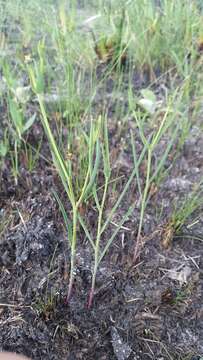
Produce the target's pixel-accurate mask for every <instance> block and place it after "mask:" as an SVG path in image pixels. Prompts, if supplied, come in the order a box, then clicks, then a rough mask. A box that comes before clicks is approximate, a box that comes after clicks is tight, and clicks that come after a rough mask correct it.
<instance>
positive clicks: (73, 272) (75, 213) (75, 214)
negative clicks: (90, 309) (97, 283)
mask: <svg viewBox="0 0 203 360" xmlns="http://www.w3.org/2000/svg"><path fill="white" fill-rule="evenodd" d="M77 212H78V208H77V207H73V231H72V241H71V267H70V279H69V285H68V295H67V297H66V303H68V302H69V300H70V297H71V294H72V288H73V281H74V276H75V252H76V235H77Z"/></svg>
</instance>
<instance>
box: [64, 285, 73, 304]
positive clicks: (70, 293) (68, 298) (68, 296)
mask: <svg viewBox="0 0 203 360" xmlns="http://www.w3.org/2000/svg"><path fill="white" fill-rule="evenodd" d="M72 290H73V281H71V282H70V283H69V287H68V294H67V296H66V299H65V304H66V305H67V304H68V303H69V301H70V298H71V295H72Z"/></svg>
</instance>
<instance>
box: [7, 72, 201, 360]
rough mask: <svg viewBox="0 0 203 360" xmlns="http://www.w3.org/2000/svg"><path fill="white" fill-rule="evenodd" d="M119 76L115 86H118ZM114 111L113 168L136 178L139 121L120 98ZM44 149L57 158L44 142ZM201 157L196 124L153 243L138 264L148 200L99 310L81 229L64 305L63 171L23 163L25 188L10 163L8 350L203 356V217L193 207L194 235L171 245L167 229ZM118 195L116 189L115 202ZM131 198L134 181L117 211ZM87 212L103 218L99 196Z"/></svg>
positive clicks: (110, 266)
mask: <svg viewBox="0 0 203 360" xmlns="http://www.w3.org/2000/svg"><path fill="white" fill-rule="evenodd" d="M111 81H112V80H109V84H110V85H108V86H107V90H108V91H107V93H111V90H110V87H111ZM142 81H143V83H141V80H140V78H139V77H138V75H137V74H135V84H136V86H135V87H137V84H138V83H139V86H140V87H143V86H144V84H146V83H145V81H146V79H144V80H143V78H142ZM157 91H158V90H157ZM98 96H99V95H98ZM109 116H110V118H111V120H110V125H109V127H110V136H111V139H110V142H111V149H112V158H113V157H114V156H115V151H114V153H113V149H114V148H116V149H117V150H116V152H118V154H119V160H118V161H117V162H115V164H114V170H115V173H116V174H117V175H118V174H120V175H125V178H127V177H128V176H129V174H130V170H131V167H132V156H131V154H130V146H129V138H128V136H127V135H126V134H127V133H128V131H126V130H127V129H129V127H131V128H132V129H133V131H134V126H133V122H132V120H131V121H129V123H128V124H127V125H125V127H124V128H123V130H122V131H119V125H118V124H117V123H116V119H115V118H114V108H113V105H112V104H110V105H109ZM126 126H127V128H126ZM39 134H41V136H42V128H41V126H40V124H39V122H37V124H36V125H35V128H34V129H32V131H31V134H30V141H31V143H33V145H34V144H35V138H39ZM166 141H167V139H166ZM137 145H138V147H139V142H138V143H137ZM42 150H43V152H44V153H45V157H47V158H50V156H49V151H48V146H47V144H46V142H45V140H44V143H43V149H42ZM42 150H41V151H42ZM157 151H158V152H159V151H161V148H160V149H158V150H157ZM116 155H117V154H116ZM202 159H203V135H202V134H200V132H199V129H198V128H197V127H196V126H195V125H194V126H193V127H192V128H191V130H190V136H189V138H188V140H187V141H186V143H185V145H184V148H183V151H182V153H181V155H178V156H177V157H176V161H175V163H174V166H173V168H172V170H171V171H170V172H169V174H168V175H167V176H166V178H165V179H164V181H163V182H162V183H161V185H160V187H159V191H158V192H155V194H154V195H153V196H152V198H151V200H150V203H149V205H148V207H147V210H146V214H145V220H144V230H143V239H144V246H143V248H142V251H141V254H140V257H139V259H138V261H137V263H136V265H132V253H133V246H134V244H135V240H136V232H137V226H138V220H139V218H138V216H139V207H137V208H136V209H135V211H134V214H133V216H132V217H131V218H130V219H129V221H128V222H126V223H125V227H124V228H123V229H122V230H121V231H120V232H119V234H118V236H117V239H116V241H115V242H114V244H113V245H112V248H111V250H110V252H109V253H108V255H107V256H106V258H105V259H104V261H103V263H102V264H101V267H100V269H99V272H98V276H97V286H96V294H95V298H94V304H93V307H92V309H90V310H88V309H87V297H88V292H89V289H90V283H91V264H92V254H91V250H90V248H89V245H88V243H87V240H86V239H85V235H84V234H83V232H82V231H81V230H80V231H79V234H78V237H79V239H78V241H79V246H78V252H77V273H76V279H75V284H74V290H73V295H72V298H71V301H70V303H69V304H68V305H67V304H65V298H66V294H67V284H68V273H69V266H70V261H69V248H68V239H67V234H66V232H65V231H64V227H63V221H62V218H61V215H60V212H59V209H58V206H57V203H56V201H55V199H54V196H53V192H52V190H53V189H56V190H58V191H60V192H62V191H63V190H62V187H61V185H60V181H59V179H58V178H57V175H56V173H55V171H54V169H53V168H52V167H51V165H50V164H49V163H47V162H46V161H45V160H43V159H40V160H39V162H38V164H37V166H36V168H35V169H34V170H33V171H32V172H31V173H30V172H29V171H28V170H26V164H23V162H21V164H23V165H24V166H23V165H21V168H20V176H19V179H18V184H17V185H16V184H15V183H14V180H13V178H12V176H11V173H10V171H9V163H5V164H4V166H3V167H2V171H1V183H0V184H1V188H0V196H1V198H0V220H1V223H2V226H1V228H0V230H1V231H0V326H1V327H0V348H1V349H2V350H8V351H15V352H18V353H22V354H25V355H27V356H29V357H30V358H31V359H33V360H34V359H43V360H48V359H51V360H54V359H61V360H74V359H87V360H93V359H94V360H113V359H115V360H125V359H129V360H132V359H136V360H138V359H140V360H147V359H156V360H163V359H188V360H198V359H200V358H201V356H203V321H202V320H203V313H202V258H201V254H202V243H201V241H200V240H197V239H194V236H193V235H194V234H195V235H196V237H197V235H198V236H199V237H201V234H202V225H203V216H202V214H201V213H199V212H198V214H194V215H193V217H192V219H189V223H190V225H191V224H192V223H194V225H193V226H190V228H187V227H186V226H185V229H184V231H183V232H184V234H186V233H187V234H186V235H187V236H179V237H176V238H174V239H173V242H172V244H171V246H170V247H169V248H168V249H164V248H163V246H162V234H163V231H162V230H163V226H164V224H165V223H166V219H168V217H169V214H170V212H171V208H172V204H173V203H175V201H177V199H182V198H184V197H185V196H187V194H188V193H189V191H190V190H191V189H192V186H193V184H194V183H196V182H198V181H199V180H200V178H201V177H202V175H203V161H202ZM144 171H145V170H144V168H143V172H144ZM119 186H120V187H121V186H122V182H121V183H119V184H118V186H117V188H116V190H115V194H113V195H116V192H117V194H118V193H119V191H120V188H119ZM112 197H114V196H112V194H109V200H108V201H109V204H108V206H109V208H110V206H111V202H112ZM129 197H131V199H133V198H135V199H137V194H136V190H135V186H132V188H131V189H130V191H129V194H128V199H126V200H125V202H124V203H123V205H122V208H121V209H120V210H119V211H118V214H117V215H116V218H117V217H118V219H119V216H120V215H121V213H123V211H124V209H127V207H128V206H129ZM67 209H68V203H67ZM67 211H69V210H67ZM106 211H107V213H108V207H107V209H106ZM69 215H70V213H69ZM86 216H87V217H88V219H89V222H90V224H91V223H92V224H93V223H94V222H95V212H94V210H93V208H92V207H91V203H90V204H89V205H88V206H87V210H86ZM196 219H198V220H197V221H195V220H196ZM193 220H194V221H193ZM112 226H113V225H112ZM107 237H108V233H107V234H106V238H107ZM104 240H105V239H104Z"/></svg>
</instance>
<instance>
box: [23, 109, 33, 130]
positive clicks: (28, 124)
mask: <svg viewBox="0 0 203 360" xmlns="http://www.w3.org/2000/svg"><path fill="white" fill-rule="evenodd" d="M35 118H36V113H35V114H33V115H32V116H31V117H30V118H29V119H28V121H27V122H26V123H25V125H24V126H23V131H22V132H25V131H27V130H28V129H29V128H30V127H31V126H32V125H33V123H34V121H35Z"/></svg>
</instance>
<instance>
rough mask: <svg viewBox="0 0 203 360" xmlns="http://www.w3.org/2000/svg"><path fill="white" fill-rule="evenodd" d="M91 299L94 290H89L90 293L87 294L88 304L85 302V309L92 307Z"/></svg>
mask: <svg viewBox="0 0 203 360" xmlns="http://www.w3.org/2000/svg"><path fill="white" fill-rule="evenodd" d="M93 298H94V289H91V290H90V293H89V297H88V302H87V308H88V309H90V308H91V307H92V304H93Z"/></svg>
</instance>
